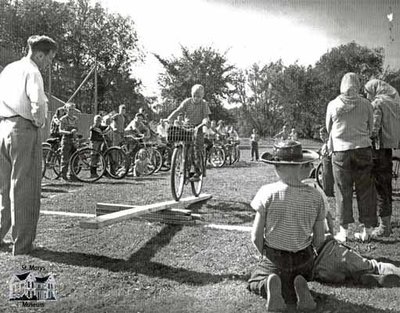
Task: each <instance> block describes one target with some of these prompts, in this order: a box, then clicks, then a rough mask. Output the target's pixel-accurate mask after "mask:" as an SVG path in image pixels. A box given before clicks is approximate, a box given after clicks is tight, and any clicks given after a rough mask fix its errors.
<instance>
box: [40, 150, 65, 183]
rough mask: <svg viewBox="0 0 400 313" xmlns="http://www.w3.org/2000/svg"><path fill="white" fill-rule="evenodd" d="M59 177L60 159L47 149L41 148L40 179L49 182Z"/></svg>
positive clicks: (56, 154)
mask: <svg viewBox="0 0 400 313" xmlns="http://www.w3.org/2000/svg"><path fill="white" fill-rule="evenodd" d="M60 175H61V157H60V155H59V154H58V153H57V152H55V151H53V150H52V149H51V148H49V147H43V158H42V177H43V178H45V179H49V180H54V179H57V178H59V177H60Z"/></svg>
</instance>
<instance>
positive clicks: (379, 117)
mask: <svg viewBox="0 0 400 313" xmlns="http://www.w3.org/2000/svg"><path fill="white" fill-rule="evenodd" d="M365 90H366V91H367V92H368V93H369V94H370V95H371V96H372V97H373V100H372V107H373V128H372V130H373V132H372V136H373V137H374V138H376V139H377V140H378V142H379V146H380V148H383V149H390V148H399V145H400V97H399V94H398V92H397V91H396V89H395V88H393V87H392V86H390V85H389V84H387V83H386V82H384V81H382V80H379V79H372V80H370V81H369V82H368V83H367V84H366V85H365Z"/></svg>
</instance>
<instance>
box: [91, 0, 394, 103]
mask: <svg viewBox="0 0 400 313" xmlns="http://www.w3.org/2000/svg"><path fill="white" fill-rule="evenodd" d="M95 1H97V2H100V3H101V4H102V6H103V7H106V8H107V9H108V10H109V11H110V12H111V13H113V12H115V13H120V14H121V15H123V16H129V17H131V18H132V20H133V21H134V22H135V29H136V31H137V34H138V37H139V44H140V45H141V46H142V48H143V51H144V52H145V54H146V58H145V62H144V63H143V64H136V65H135V66H133V75H134V76H135V77H138V78H140V79H141V80H142V82H143V94H144V95H146V96H152V95H155V96H157V95H158V94H159V90H158V86H157V83H156V82H157V77H158V74H159V73H160V72H162V71H163V68H162V66H161V65H160V64H159V62H158V61H157V60H156V59H155V58H154V56H153V55H152V53H157V54H159V55H161V56H162V57H165V58H170V57H172V56H181V48H180V47H181V46H185V47H187V48H189V49H191V50H194V49H196V48H198V47H200V46H204V47H213V48H214V49H216V50H217V51H219V52H221V53H226V56H227V59H228V61H229V62H230V64H234V65H236V66H237V67H239V68H243V69H245V68H247V67H249V66H251V65H252V64H254V63H259V64H266V63H268V62H271V61H277V60H278V59H282V60H283V62H284V64H287V65H288V64H292V63H294V62H296V61H297V62H298V63H299V64H302V65H306V66H307V65H314V64H315V62H316V61H318V59H319V58H320V57H321V56H322V55H323V54H324V53H326V52H327V51H329V49H331V48H333V47H336V46H338V45H340V44H346V43H348V42H351V41H355V42H357V43H358V44H360V45H364V46H368V47H370V48H374V47H383V48H385V52H386V56H385V66H388V65H389V66H390V67H392V68H400V31H399V30H400V29H399V28H400V27H399V25H400V1H397V0H247V1H244V0H95ZM389 13H392V14H393V15H392V17H393V18H392V21H391V22H390V21H389V18H388V16H387V15H388V14H389Z"/></svg>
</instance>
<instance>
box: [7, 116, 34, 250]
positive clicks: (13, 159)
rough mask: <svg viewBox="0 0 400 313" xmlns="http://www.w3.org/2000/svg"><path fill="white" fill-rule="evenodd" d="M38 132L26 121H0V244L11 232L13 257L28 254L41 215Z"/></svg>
mask: <svg viewBox="0 0 400 313" xmlns="http://www.w3.org/2000/svg"><path fill="white" fill-rule="evenodd" d="M41 142H42V140H41V131H40V129H38V128H37V127H35V126H34V125H33V124H32V123H31V122H30V121H29V120H26V119H23V118H22V117H12V118H9V119H3V120H0V240H3V239H4V236H5V235H6V234H7V233H8V231H9V230H10V228H11V236H12V239H13V243H14V246H13V254H14V255H16V254H25V253H29V252H30V251H31V249H32V243H33V241H34V240H35V237H36V228H37V223H38V220H39V212H40V193H41V185H40V184H41V178H42V175H41V166H42V145H41Z"/></svg>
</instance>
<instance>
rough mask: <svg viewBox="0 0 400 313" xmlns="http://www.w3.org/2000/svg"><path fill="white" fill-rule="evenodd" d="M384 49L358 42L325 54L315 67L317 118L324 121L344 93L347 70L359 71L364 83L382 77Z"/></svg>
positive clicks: (320, 121) (314, 94) (314, 91)
mask: <svg viewBox="0 0 400 313" xmlns="http://www.w3.org/2000/svg"><path fill="white" fill-rule="evenodd" d="M383 52H384V51H383V49H382V48H376V49H370V48H368V47H363V46H360V45H358V44H356V43H355V42H351V43H348V44H346V45H340V46H339V47H336V48H333V49H332V50H331V51H329V52H327V53H325V54H324V55H323V56H322V57H321V58H320V59H319V61H318V62H317V63H316V65H315V67H314V68H313V69H312V74H311V76H312V80H313V82H314V86H313V87H312V88H313V91H312V95H313V99H312V103H314V105H316V106H317V115H316V117H315V118H316V119H315V121H316V122H317V124H324V120H325V113H326V106H327V105H328V103H329V102H330V101H331V100H333V99H334V98H335V97H336V96H337V95H339V93H340V82H341V80H342V77H343V76H344V74H346V73H347V72H354V73H356V74H359V76H360V80H361V84H362V85H364V84H365V83H366V82H367V81H368V80H369V79H370V78H372V77H378V76H380V75H381V74H382V70H383Z"/></svg>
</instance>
